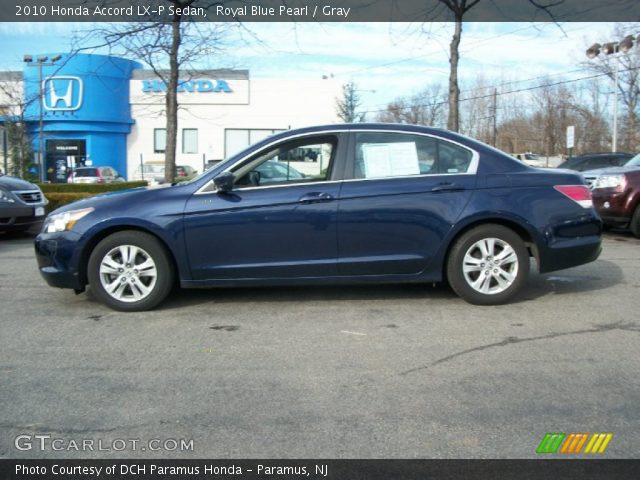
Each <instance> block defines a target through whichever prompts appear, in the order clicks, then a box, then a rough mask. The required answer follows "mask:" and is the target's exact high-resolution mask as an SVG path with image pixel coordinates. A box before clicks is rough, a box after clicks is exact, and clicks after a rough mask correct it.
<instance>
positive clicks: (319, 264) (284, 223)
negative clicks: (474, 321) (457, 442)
mask: <svg viewBox="0 0 640 480" xmlns="http://www.w3.org/2000/svg"><path fill="white" fill-rule="evenodd" d="M300 151H313V152H314V154H315V155H314V156H315V158H314V159H313V161H311V162H308V161H304V160H301V159H298V158H297V157H299V155H298V156H296V155H295V154H294V152H300ZM267 162H270V163H267ZM274 162H278V163H277V165H279V166H280V165H283V164H284V165H288V166H289V167H290V168H291V171H292V172H301V174H294V175H283V176H278V177H276V178H275V180H274V178H269V179H267V178H265V177H266V175H265V174H264V172H265V168H264V165H274ZM261 172H262V174H261ZM601 229H602V223H601V220H600V218H599V217H598V215H597V214H596V212H595V211H594V209H593V206H592V202H591V194H590V192H589V189H588V188H587V187H586V186H585V185H584V181H583V179H582V177H581V176H580V175H579V174H576V173H571V172H569V171H557V170H542V169H534V168H530V167H528V166H527V165H524V164H523V163H521V162H518V161H517V160H515V159H513V158H512V157H511V156H509V155H507V154H505V153H502V152H500V151H498V150H496V149H494V148H492V147H489V146H487V145H484V144H483V143H480V142H477V141H475V140H472V139H470V138H467V137H464V136H462V135H458V134H455V133H452V132H449V131H445V130H440V129H434V128H426V127H419V126H408V125H387V124H356V125H348V124H347V125H330V126H323V127H313V128H305V129H300V130H291V131H287V132H283V133H280V134H277V135H274V136H272V137H269V138H267V139H265V140H263V141H261V142H260V143H257V144H255V145H253V146H251V147H249V148H248V149H246V150H245V151H243V152H241V153H239V154H237V155H235V156H233V157H231V158H229V159H228V160H226V161H225V162H222V163H220V164H219V165H217V166H216V167H215V168H213V169H212V170H209V171H207V172H205V173H203V174H202V175H200V176H199V177H196V178H195V179H193V180H192V181H190V182H187V183H180V184H178V185H175V186H167V187H166V188H155V189H145V188H140V189H134V190H128V191H124V192H118V193H111V194H106V195H102V196H100V197H94V198H90V199H86V200H81V201H79V202H75V203H73V204H70V205H67V206H65V207H63V208H60V209H58V210H56V211H55V212H53V213H52V214H50V215H49V216H48V217H47V219H46V221H45V223H44V226H43V230H42V233H40V235H38V237H37V238H36V241H35V247H36V254H37V259H38V264H39V267H40V272H41V273H42V276H43V277H44V278H45V280H46V281H47V282H48V283H49V284H50V285H52V286H54V287H61V288H71V289H74V290H76V292H79V291H82V290H84V288H85V287H86V286H87V285H90V286H91V290H92V291H93V292H94V294H95V296H96V297H97V298H98V299H100V300H101V301H102V302H103V303H105V304H106V305H108V306H110V307H111V308H114V309H117V310H124V311H140V310H147V309H150V308H153V307H155V306H156V305H158V304H159V303H160V302H162V300H163V299H164V298H165V297H166V296H167V294H168V293H169V291H170V290H171V288H172V286H173V285H174V284H175V282H176V281H179V283H180V285H181V286H182V287H185V288H187V287H211V286H225V285H229V286H231V285H233V286H235V285H276V284H277V285H281V284H317V283H323V284H327V283H332V284H336V283H353V282H360V283H362V282H441V281H448V282H449V284H450V285H451V287H452V288H453V290H454V291H455V292H456V293H457V294H458V295H459V296H460V297H462V298H464V299H465V300H467V301H468V302H471V303H474V304H480V305H493V304H500V303H504V302H507V301H508V300H510V299H511V298H513V296H514V295H516V293H517V292H518V291H519V290H520V289H521V288H522V287H523V286H524V284H525V283H526V281H527V276H528V274H529V264H530V261H529V260H530V257H533V258H535V260H536V262H537V265H538V269H539V271H540V272H549V271H552V270H558V269H563V268H569V267H573V266H576V265H581V264H584V263H587V262H590V261H593V260H595V259H596V258H597V257H598V255H599V253H600V249H601V247H600V242H601V237H600V234H601Z"/></svg>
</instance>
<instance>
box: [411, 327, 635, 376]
mask: <svg viewBox="0 0 640 480" xmlns="http://www.w3.org/2000/svg"><path fill="white" fill-rule="evenodd" d="M611 330H625V331H629V332H640V325H638V324H636V323H624V322H614V323H606V324H601V325H595V326H594V327H593V328H585V329H582V330H572V331H569V332H558V333H549V334H547V335H539V336H537V337H525V338H519V337H507V338H505V339H504V340H502V341H500V342H494V343H489V344H486V345H480V346H478V347H473V348H468V349H467V350H462V351H460V352H456V353H452V354H451V355H447V356H446V357H442V358H439V359H438V360H436V361H434V362H432V363H430V364H428V365H423V366H421V367H416V368H412V369H410V370H405V371H404V372H400V375H408V374H409V373H414V372H417V371H419V370H426V369H429V368H431V367H435V366H438V365H440V364H442V363H446V362H449V361H451V360H453V359H455V358H458V357H461V356H463V355H468V354H470V353H474V352H480V351H482V350H488V349H490V348H497V347H506V346H508V345H514V344H516V343H524V342H537V341H538V340H551V339H553V338H558V337H566V336H569V335H583V334H585V333H601V332H609V331H611Z"/></svg>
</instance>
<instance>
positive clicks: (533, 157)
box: [524, 153, 540, 160]
mask: <svg viewBox="0 0 640 480" xmlns="http://www.w3.org/2000/svg"><path fill="white" fill-rule="evenodd" d="M524 158H525V160H539V159H540V157H538V155H537V154H535V153H525V154H524Z"/></svg>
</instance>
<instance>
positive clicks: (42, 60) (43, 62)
mask: <svg viewBox="0 0 640 480" xmlns="http://www.w3.org/2000/svg"><path fill="white" fill-rule="evenodd" d="M61 58H62V56H61V55H54V56H53V57H51V59H50V60H49V57H47V56H44V55H43V56H40V57H38V58H37V59H36V62H35V64H34V63H33V56H32V55H25V56H24V57H23V61H24V63H25V64H26V66H27V67H38V92H39V93H38V157H39V160H38V162H39V164H40V181H41V182H44V181H45V178H46V177H45V166H44V112H43V110H42V104H43V103H44V85H43V81H42V67H51V66H53V65H54V64H55V63H56V62H57V61H58V60H60V59H61ZM47 60H49V61H48V62H47Z"/></svg>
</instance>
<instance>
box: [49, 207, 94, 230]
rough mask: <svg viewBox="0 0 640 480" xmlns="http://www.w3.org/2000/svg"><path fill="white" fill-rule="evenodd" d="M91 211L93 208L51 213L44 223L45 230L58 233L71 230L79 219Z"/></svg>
mask: <svg viewBox="0 0 640 480" xmlns="http://www.w3.org/2000/svg"><path fill="white" fill-rule="evenodd" d="M91 212H93V208H82V209H79V210H70V211H68V212H64V213H56V214H55V215H51V216H49V217H47V220H46V222H45V224H44V231H45V232H47V233H56V232H64V231H65V230H71V229H72V228H73V226H74V225H75V224H76V222H77V221H78V220H80V219H81V218H83V217H85V216H87V215H89V214H90V213H91Z"/></svg>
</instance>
